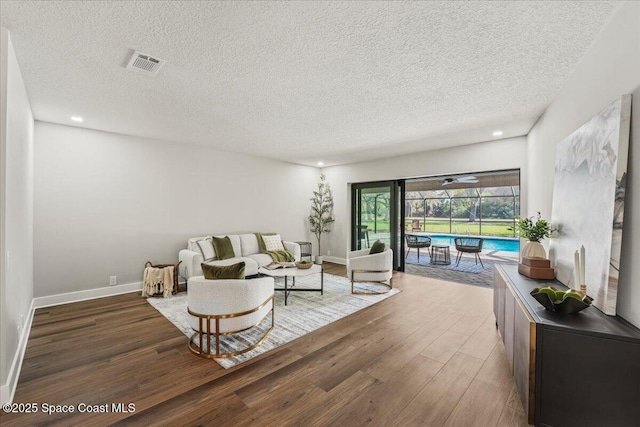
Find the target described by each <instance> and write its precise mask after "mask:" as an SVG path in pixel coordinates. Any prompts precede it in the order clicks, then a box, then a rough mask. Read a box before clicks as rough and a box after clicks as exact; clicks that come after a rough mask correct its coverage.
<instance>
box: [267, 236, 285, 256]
mask: <svg viewBox="0 0 640 427" xmlns="http://www.w3.org/2000/svg"><path fill="white" fill-rule="evenodd" d="M262 240H264V247H265V249H266V250H267V251H269V252H276V251H284V246H283V245H282V238H281V237H280V235H279V234H276V235H274V236H262Z"/></svg>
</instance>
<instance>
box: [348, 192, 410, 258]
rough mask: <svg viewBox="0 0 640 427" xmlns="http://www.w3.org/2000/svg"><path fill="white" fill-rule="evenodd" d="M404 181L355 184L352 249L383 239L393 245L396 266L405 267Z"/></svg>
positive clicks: (365, 246) (352, 200)
mask: <svg viewBox="0 0 640 427" xmlns="http://www.w3.org/2000/svg"><path fill="white" fill-rule="evenodd" d="M403 196H404V181H381V182H368V183H362V184H353V185H352V186H351V212H352V213H353V215H352V221H351V249H352V250H357V249H366V248H369V247H371V245H372V244H373V243H374V242H375V241H376V240H380V241H381V242H383V243H384V244H385V245H387V246H388V247H390V248H391V249H393V253H394V257H393V258H394V259H393V267H394V269H396V270H400V271H402V270H404V257H402V253H403V248H402V239H403V236H402V233H403V228H402V227H401V225H400V219H401V218H402V217H403V216H404V212H402V211H403V210H404V209H403V208H404V203H402V200H401V199H402V198H403Z"/></svg>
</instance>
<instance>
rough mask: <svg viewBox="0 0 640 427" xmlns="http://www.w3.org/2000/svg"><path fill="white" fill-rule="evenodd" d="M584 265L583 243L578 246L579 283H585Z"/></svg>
mask: <svg viewBox="0 0 640 427" xmlns="http://www.w3.org/2000/svg"><path fill="white" fill-rule="evenodd" d="M584 266H585V259H584V245H582V246H580V284H581V285H586V283H585V282H584Z"/></svg>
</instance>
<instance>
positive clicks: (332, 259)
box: [322, 255, 347, 265]
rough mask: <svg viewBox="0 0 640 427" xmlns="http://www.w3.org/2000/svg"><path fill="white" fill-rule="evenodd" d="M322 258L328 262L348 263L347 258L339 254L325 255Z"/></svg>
mask: <svg viewBox="0 0 640 427" xmlns="http://www.w3.org/2000/svg"><path fill="white" fill-rule="evenodd" d="M322 258H323V259H324V260H325V261H327V262H333V263H335V264H342V265H347V259H346V258H338V257H337V256H328V255H324V256H323V257H322Z"/></svg>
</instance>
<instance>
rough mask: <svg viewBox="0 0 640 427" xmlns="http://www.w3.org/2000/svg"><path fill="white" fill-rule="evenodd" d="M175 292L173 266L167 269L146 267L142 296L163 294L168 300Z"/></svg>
mask: <svg viewBox="0 0 640 427" xmlns="http://www.w3.org/2000/svg"><path fill="white" fill-rule="evenodd" d="M171 292H173V266H170V267H165V268H155V267H146V268H145V269H144V280H143V282H142V296H143V297H150V296H152V295H155V294H160V293H161V294H162V296H163V297H165V298H167V297H169V296H170V295H171Z"/></svg>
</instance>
